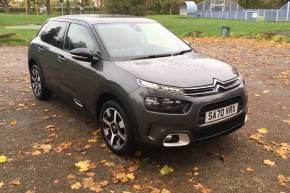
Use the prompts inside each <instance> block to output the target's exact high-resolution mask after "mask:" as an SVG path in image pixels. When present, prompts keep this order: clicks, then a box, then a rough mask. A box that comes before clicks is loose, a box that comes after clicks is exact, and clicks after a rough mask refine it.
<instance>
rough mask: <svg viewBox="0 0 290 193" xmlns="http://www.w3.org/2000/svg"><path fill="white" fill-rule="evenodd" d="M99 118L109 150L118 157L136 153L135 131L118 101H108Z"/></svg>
mask: <svg viewBox="0 0 290 193" xmlns="http://www.w3.org/2000/svg"><path fill="white" fill-rule="evenodd" d="M99 116H100V117H99V121H100V127H101V132H102V135H103V138H104V140H105V142H106V144H107V146H108V147H109V149H110V150H111V151H112V152H114V153H115V154H117V155H128V154H132V153H134V152H135V150H136V149H135V142H134V133H133V129H132V127H131V124H130V122H129V118H128V116H127V114H126V112H125V110H124V109H123V108H122V106H121V105H120V104H119V103H118V102H116V101H112V100H110V101H107V102H105V103H104V104H103V106H102V108H101V111H100V115H99Z"/></svg>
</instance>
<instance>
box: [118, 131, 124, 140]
mask: <svg viewBox="0 0 290 193" xmlns="http://www.w3.org/2000/svg"><path fill="white" fill-rule="evenodd" d="M117 135H118V136H119V137H120V139H122V140H123V141H126V137H125V135H124V134H123V133H121V131H120V130H119V131H118V134H117Z"/></svg>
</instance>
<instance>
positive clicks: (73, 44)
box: [64, 23, 96, 51]
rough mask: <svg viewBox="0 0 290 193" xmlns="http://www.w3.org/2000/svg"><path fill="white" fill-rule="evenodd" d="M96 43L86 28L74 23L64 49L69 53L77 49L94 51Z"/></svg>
mask: <svg viewBox="0 0 290 193" xmlns="http://www.w3.org/2000/svg"><path fill="white" fill-rule="evenodd" d="M94 42H95V41H93V39H92V37H91V34H90V33H89V31H88V29H87V28H86V27H84V26H82V25H79V24H74V23H72V24H71V25H70V27H69V30H68V33H67V36H66V39H65V47H64V48H65V49H66V50H68V51H71V50H73V49H76V48H88V49H90V50H91V51H93V50H95V47H96V46H95V45H94Z"/></svg>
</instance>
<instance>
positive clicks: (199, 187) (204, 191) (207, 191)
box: [193, 183, 211, 193]
mask: <svg viewBox="0 0 290 193" xmlns="http://www.w3.org/2000/svg"><path fill="white" fill-rule="evenodd" d="M193 187H194V189H195V190H196V191H198V192H200V193H210V192H211V190H210V189H208V188H206V187H205V186H204V185H202V184H201V183H198V184H196V185H194V186H193Z"/></svg>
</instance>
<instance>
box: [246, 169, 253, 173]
mask: <svg viewBox="0 0 290 193" xmlns="http://www.w3.org/2000/svg"><path fill="white" fill-rule="evenodd" d="M253 172H254V170H253V169H252V168H247V169H246V173H248V174H250V173H253Z"/></svg>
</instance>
